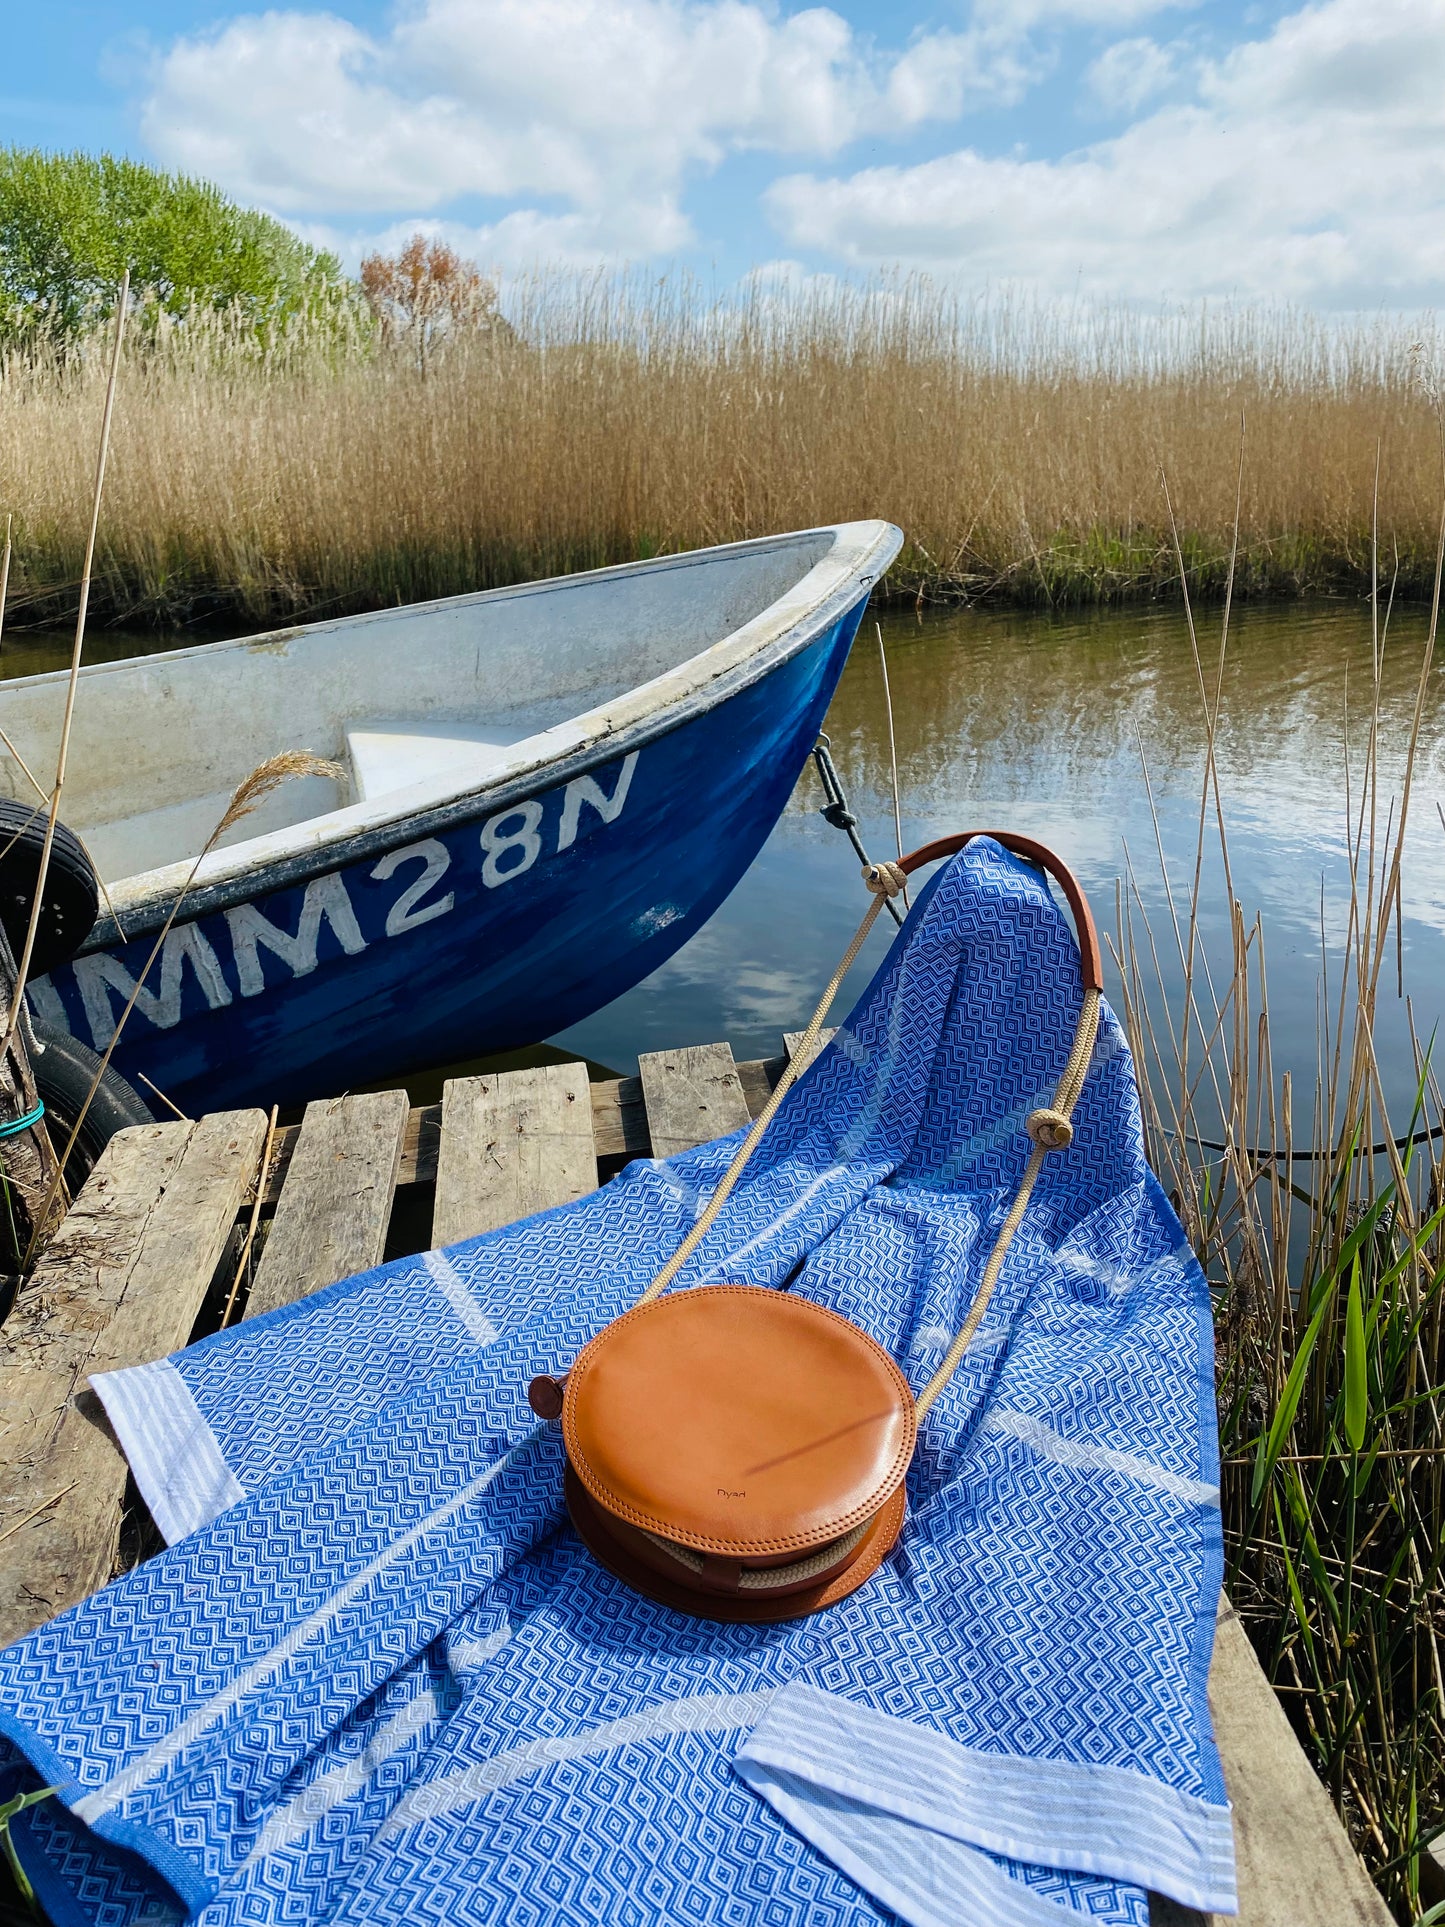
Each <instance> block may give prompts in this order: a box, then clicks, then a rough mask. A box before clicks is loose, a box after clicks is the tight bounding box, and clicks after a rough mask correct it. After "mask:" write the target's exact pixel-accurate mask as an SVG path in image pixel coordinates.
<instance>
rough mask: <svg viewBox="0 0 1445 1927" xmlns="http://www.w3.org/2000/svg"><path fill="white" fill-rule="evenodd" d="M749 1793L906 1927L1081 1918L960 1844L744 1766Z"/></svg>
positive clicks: (998, 1925) (1056, 1926) (1055, 1926)
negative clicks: (754, 1793) (1010, 1876)
mask: <svg viewBox="0 0 1445 1927" xmlns="http://www.w3.org/2000/svg"><path fill="white" fill-rule="evenodd" d="M744 1777H745V1778H746V1780H747V1781H748V1783H749V1785H750V1786H751V1787H752V1788H753V1789H754V1791H755V1792H757V1793H759V1794H761V1795H762V1797H763V1798H764V1799H765V1800H766V1801H767V1802H768V1804H769V1806H771V1807H772V1808H773V1809H774V1811H775V1812H777V1813H778V1814H780V1815H781V1816H782V1818H783V1819H784V1820H786V1821H787V1822H788V1824H789V1826H791V1827H792V1828H793V1829H794V1830H795V1831H796V1832H798V1833H800V1834H801V1835H802V1836H803V1838H804V1839H805V1840H807V1841H809V1842H810V1843H811V1844H812V1845H813V1846H815V1847H816V1848H817V1849H818V1851H819V1852H820V1853H821V1854H823V1855H824V1856H825V1857H826V1858H827V1859H829V1860H831V1861H832V1862H833V1865H834V1866H835V1867H837V1868H838V1869H839V1871H840V1872H842V1873H844V1874H846V1875H847V1877H848V1878H849V1879H850V1880H852V1881H854V1882H856V1884H857V1885H858V1886H859V1887H861V1888H862V1889H863V1891H864V1893H867V1894H871V1895H872V1896H873V1898H874V1899H875V1900H879V1901H881V1902H882V1903H883V1905H884V1906H885V1907H887V1908H889V1909H890V1910H891V1911H892V1912H893V1913H895V1914H897V1915H898V1917H899V1919H900V1920H904V1921H906V1922H907V1923H908V1927H961V1923H964V1922H967V1923H968V1924H969V1927H984V1923H987V1927H1067V1923H1069V1922H1077V1923H1079V1924H1080V1927H1082V1922H1083V1919H1084V1916H1083V1915H1081V1914H1079V1913H1076V1912H1074V1911H1072V1910H1071V1911H1069V1912H1067V1913H1066V1912H1064V1911H1063V1910H1062V1909H1061V1908H1060V1907H1059V1906H1058V1905H1057V1904H1056V1903H1055V1902H1054V1901H1052V1900H1048V1899H1044V1898H1042V1897H1040V1896H1039V1895H1037V1894H1034V1893H1031V1892H1030V1891H1029V1889H1028V1888H1027V1887H1025V1886H1024V1885H1023V1883H1022V1882H1021V1881H1018V1880H1012V1879H1010V1878H1009V1876H1008V1875H1007V1874H1006V1873H1004V1872H1002V1871H1001V1869H999V1868H998V1867H996V1866H995V1865H994V1863H993V1862H992V1861H991V1860H989V1859H988V1858H986V1856H985V1855H983V1854H982V1853H980V1852H979V1850H978V1849H977V1847H970V1846H968V1845H967V1844H966V1843H965V1842H963V1841H962V1840H950V1839H949V1838H948V1837H947V1835H945V1834H941V1833H936V1832H934V1831H933V1830H932V1829H931V1828H928V1827H920V1826H916V1825H915V1824H914V1823H913V1822H912V1821H910V1820H900V1819H898V1818H897V1817H896V1816H895V1815H894V1814H891V1813H881V1812H880V1811H879V1810H878V1809H877V1808H876V1807H868V1806H863V1805H860V1804H859V1803H858V1802H857V1801H855V1800H845V1799H843V1798H841V1796H840V1795H838V1794H836V1793H829V1792H828V1791H827V1790H826V1789H825V1788H823V1787H816V1786H812V1785H810V1784H809V1783H808V1782H807V1781H806V1780H801V1779H799V1778H798V1777H797V1776H796V1775H794V1774H791V1773H775V1772H772V1771H770V1770H769V1769H767V1768H765V1767H759V1766H757V1765H754V1764H752V1763H750V1764H749V1766H748V1769H747V1772H746V1774H745V1775H744Z"/></svg>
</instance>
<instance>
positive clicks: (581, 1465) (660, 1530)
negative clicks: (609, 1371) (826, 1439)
mask: <svg viewBox="0 0 1445 1927" xmlns="http://www.w3.org/2000/svg"><path fill="white" fill-rule="evenodd" d="M694 1289H695V1290H699V1291H717V1292H729V1293H731V1294H732V1295H733V1296H735V1297H742V1296H751V1295H752V1294H754V1293H756V1292H759V1291H765V1290H767V1287H766V1286H762V1285H700V1286H695V1287H694ZM773 1295H774V1294H772V1293H769V1296H773ZM655 1302H656V1303H658V1304H661V1303H665V1302H666V1300H663V1299H659V1300H656V1301H655ZM799 1302H806V1303H807V1304H808V1305H809V1307H810V1309H811V1310H812V1311H815V1312H821V1313H822V1314H823V1316H824V1317H825V1318H831V1319H832V1320H833V1322H834V1323H835V1324H838V1325H846V1326H847V1327H848V1329H849V1330H850V1331H853V1332H859V1333H860V1334H861V1335H862V1336H863V1337H864V1338H866V1339H867V1340H868V1342H869V1343H870V1344H871V1345H873V1346H875V1347H876V1349H877V1352H878V1355H879V1357H880V1358H881V1359H882V1360H883V1361H884V1363H885V1364H886V1365H887V1368H888V1370H889V1371H890V1372H891V1374H892V1376H893V1380H894V1384H895V1387H896V1388H897V1389H898V1390H900V1391H901V1392H902V1393H903V1395H904V1401H905V1402H904V1407H903V1409H904V1412H905V1415H906V1416H907V1417H908V1418H909V1419H910V1420H911V1421H912V1420H913V1388H912V1386H910V1385H909V1383H908V1380H907V1379H906V1378H905V1377H904V1376H903V1373H902V1371H901V1370H900V1368H899V1365H898V1362H897V1360H896V1359H895V1358H893V1357H892V1356H891V1355H890V1354H889V1353H888V1352H887V1351H885V1350H884V1348H883V1347H882V1346H881V1345H879V1344H878V1341H877V1339H876V1338H873V1337H872V1336H871V1335H870V1334H869V1333H868V1332H865V1331H863V1329H862V1327H861V1326H859V1325H855V1324H854V1323H853V1321H852V1319H851V1318H845V1317H844V1316H843V1314H842V1313H841V1312H837V1311H834V1310H833V1309H832V1307H831V1306H830V1305H819V1304H815V1303H813V1301H812V1300H811V1299H809V1300H806V1301H799ZM652 1310H653V1304H646V1305H634V1306H632V1307H631V1309H630V1310H628V1311H625V1312H623V1313H622V1315H621V1317H620V1318H614V1319H613V1320H612V1322H611V1323H610V1324H607V1325H604V1326H603V1328H602V1330H601V1331H600V1332H598V1333H597V1335H596V1337H594V1338H592V1339H590V1340H589V1341H588V1343H587V1344H586V1345H585V1346H584V1347H583V1349H582V1352H581V1353H580V1354H579V1356H578V1359H577V1362H576V1364H575V1365H574V1366H573V1367H572V1371H571V1373H570V1374H569V1377H571V1378H579V1377H580V1376H582V1375H585V1373H586V1371H587V1369H588V1354H589V1353H590V1352H592V1351H593V1350H594V1348H595V1347H596V1346H597V1345H599V1344H600V1343H601V1342H602V1341H603V1340H604V1339H605V1338H606V1337H607V1335H608V1334H609V1333H610V1332H613V1331H615V1330H616V1329H617V1327H618V1326H619V1325H625V1324H627V1323H628V1322H629V1321H630V1320H632V1319H634V1318H639V1317H641V1316H642V1315H643V1313H645V1312H651V1311H652ZM574 1396H575V1395H574ZM572 1403H573V1401H572V1400H568V1401H567V1407H566V1409H564V1413H563V1440H564V1443H565V1445H566V1448H567V1457H568V1458H569V1459H570V1461H571V1463H572V1468H573V1470H574V1471H575V1472H576V1474H577V1476H578V1478H579V1479H580V1480H581V1481H582V1484H583V1486H584V1487H585V1489H586V1491H587V1492H588V1494H589V1495H590V1496H591V1497H592V1498H593V1499H595V1500H596V1501H597V1503H598V1504H599V1505H600V1506H601V1507H602V1508H603V1509H604V1511H607V1512H610V1513H611V1514H612V1515H613V1517H614V1518H618V1519H623V1520H625V1521H626V1522H627V1523H628V1524H629V1525H633V1526H638V1527H641V1528H642V1529H643V1530H645V1531H649V1532H655V1533H657V1534H659V1536H661V1537H662V1538H664V1539H671V1540H672V1541H673V1542H674V1543H675V1544H677V1545H682V1546H689V1547H691V1548H692V1549H693V1550H694V1551H695V1552H720V1553H725V1554H730V1555H731V1556H733V1557H739V1556H741V1557H743V1558H747V1557H749V1556H750V1555H752V1556H756V1555H759V1554H766V1553H773V1552H792V1551H802V1550H805V1549H807V1548H809V1547H813V1546H823V1545H826V1544H827V1542H828V1540H829V1539H835V1538H841V1537H842V1536H843V1534H844V1533H846V1532H849V1531H851V1529H852V1528H853V1527H854V1526H856V1525H859V1524H861V1523H862V1521H863V1520H865V1519H870V1518H872V1517H873V1516H874V1515H875V1514H876V1513H878V1512H880V1511H881V1510H882V1509H883V1507H884V1506H885V1505H887V1503H888V1501H889V1500H890V1499H891V1498H892V1497H893V1495H894V1493H895V1492H896V1491H897V1489H898V1485H899V1481H900V1480H901V1478H902V1477H903V1475H904V1474H905V1473H906V1472H907V1470H908V1466H909V1463H910V1461H911V1460H912V1457H913V1449H914V1446H915V1444H916V1442H917V1436H918V1433H917V1424H916V1421H915V1422H911V1423H910V1424H909V1427H908V1430H907V1432H906V1433H905V1435H904V1437H903V1439H902V1440H901V1441H900V1443H899V1445H898V1446H897V1448H896V1449H895V1451H894V1454H893V1459H892V1462H891V1464H890V1465H889V1467H888V1470H887V1472H886V1473H885V1474H884V1475H883V1477H882V1478H881V1479H880V1481H879V1486H878V1490H877V1492H876V1493H875V1495H873V1496H871V1497H870V1498H869V1499H867V1500H866V1501H864V1502H862V1503H861V1504H859V1505H856V1506H854V1507H853V1508H852V1509H851V1510H850V1511H848V1512H846V1513H845V1514H843V1516H842V1517H841V1518H839V1519H836V1520H833V1521H831V1522H830V1523H829V1525H828V1527H827V1528H826V1530H825V1531H823V1532H821V1533H801V1532H791V1533H786V1534H780V1535H778V1536H776V1537H774V1538H771V1539H755V1540H752V1541H750V1542H749V1545H748V1551H747V1552H746V1553H743V1554H741V1555H739V1554H738V1551H737V1541H736V1540H731V1539H719V1538H716V1537H714V1536H712V1535H710V1534H707V1533H701V1532H683V1531H680V1530H679V1529H678V1528H677V1527H676V1526H675V1525H674V1524H672V1522H671V1521H669V1520H662V1519H659V1518H658V1517H657V1515H656V1514H655V1513H650V1512H643V1511H642V1510H641V1509H640V1508H639V1507H637V1506H633V1505H628V1504H626V1503H624V1502H622V1501H620V1500H618V1499H617V1498H615V1497H614V1496H613V1494H612V1493H611V1492H610V1491H609V1490H608V1488H607V1487H606V1486H605V1485H604V1484H603V1482H602V1480H601V1479H600V1478H599V1477H598V1475H597V1473H596V1472H595V1471H594V1470H593V1468H592V1465H591V1463H590V1462H589V1460H588V1459H587V1457H586V1455H585V1453H584V1452H583V1451H582V1448H581V1445H580V1444H579V1442H578V1439H577V1436H576V1431H575V1428H574V1426H573V1424H572V1419H571V1407H572Z"/></svg>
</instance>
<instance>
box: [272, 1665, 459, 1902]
mask: <svg viewBox="0 0 1445 1927" xmlns="http://www.w3.org/2000/svg"><path fill="white" fill-rule="evenodd" d="M441 1711H442V1709H441V1702H440V1701H439V1700H438V1699H437V1696H436V1694H435V1693H433V1692H430V1691H428V1692H425V1693H419V1694H418V1695H417V1697H416V1698H415V1699H414V1700H413V1701H412V1702H411V1704H410V1705H409V1706H403V1707H402V1708H401V1710H400V1712H398V1713H394V1714H393V1715H392V1717H391V1718H390V1719H389V1720H388V1721H387V1722H386V1724H385V1725H384V1726H381V1727H379V1728H378V1729H377V1731H376V1732H375V1733H373V1734H372V1736H371V1738H370V1739H369V1740H368V1741H367V1743H366V1746H365V1748H364V1749H363V1750H362V1751H361V1752H360V1753H358V1754H357V1756H356V1758H355V1759H354V1760H343V1761H342V1763H341V1765H340V1766H334V1767H332V1769H331V1771H330V1772H329V1773H322V1774H319V1775H318V1776H317V1778H316V1779H314V1780H313V1781H312V1782H311V1784H310V1785H309V1786H305V1787H303V1788H302V1789H301V1791H300V1792H299V1793H298V1794H297V1795H296V1796H295V1798H294V1799H291V1800H288V1801H287V1802H286V1804H285V1806H284V1807H279V1808H278V1809H277V1810H276V1812H274V1813H273V1814H272V1815H271V1817H270V1819H269V1820H268V1821H267V1822H266V1824H265V1826H264V1827H263V1828H262V1829H261V1832H260V1834H259V1835H258V1837H257V1840H256V1844H255V1846H254V1847H252V1849H251V1851H250V1853H248V1854H247V1856H246V1865H247V1866H248V1867H249V1866H251V1865H252V1864H253V1863H254V1862H255V1861H257V1860H268V1859H269V1858H270V1857H271V1855H272V1854H273V1853H280V1851H281V1849H282V1848H283V1847H289V1846H290V1845H291V1843H292V1841H293V1840H301V1839H304V1838H305V1836H306V1835H307V1834H308V1833H310V1832H311V1830H312V1828H313V1827H314V1826H315V1825H316V1823H317V1822H318V1821H319V1820H324V1819H325V1818H326V1815H327V1814H328V1813H330V1811H331V1809H332V1808H333V1807H339V1806H340V1805H341V1803H342V1801H343V1800H349V1799H350V1798H351V1796H352V1794H353V1793H359V1792H360V1791H361V1789H362V1788H363V1787H364V1786H365V1785H366V1784H367V1782H368V1781H369V1780H370V1779H371V1778H372V1776H373V1775H374V1774H375V1772H376V1770H377V1768H378V1767H381V1766H383V1765H385V1763H386V1762H387V1761H388V1760H389V1759H390V1758H391V1756H392V1754H393V1753H400V1751H401V1749H402V1748H403V1747H404V1746H407V1745H408V1744H409V1743H410V1742H411V1741H412V1740H413V1739H415V1737H416V1736H417V1734H418V1733H424V1732H425V1731H426V1729H427V1727H429V1726H430V1725H431V1724H432V1722H433V1721H434V1720H437V1719H440V1717H441Z"/></svg>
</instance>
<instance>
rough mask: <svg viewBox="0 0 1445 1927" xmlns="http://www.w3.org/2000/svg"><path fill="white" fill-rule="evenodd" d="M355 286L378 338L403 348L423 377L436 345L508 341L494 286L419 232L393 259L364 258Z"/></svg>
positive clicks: (468, 263)
mask: <svg viewBox="0 0 1445 1927" xmlns="http://www.w3.org/2000/svg"><path fill="white" fill-rule="evenodd" d="M361 288H362V292H363V293H364V294H365V296H366V299H367V303H368V305H369V306H370V308H371V312H372V313H373V314H374V315H375V316H376V319H377V322H378V323H379V325H380V327H381V332H382V337H383V339H384V340H385V341H387V342H388V343H389V344H390V345H392V346H401V345H404V346H405V347H406V348H407V350H408V352H409V353H411V354H412V355H414V356H415V358H416V365H417V368H418V370H419V372H420V373H421V374H423V375H424V374H425V373H426V371H427V365H428V363H429V362H430V361H431V360H432V358H433V356H434V355H435V354H436V352H437V350H438V348H439V347H440V346H441V345H442V343H443V342H445V341H447V340H450V339H454V338H455V337H457V336H458V335H463V334H474V335H490V336H492V337H493V339H495V340H498V341H510V340H512V339H513V334H512V329H511V327H510V326H509V325H508V323H507V322H506V321H505V320H504V319H503V318H502V315H501V313H500V312H499V311H498V308H497V286H496V283H495V282H494V281H489V280H488V279H487V277H486V276H485V275H484V274H483V273H482V271H481V269H480V268H479V267H478V266H477V264H476V262H475V261H464V260H463V259H462V257H461V256H460V255H459V254H458V253H456V252H455V250H454V249H452V248H449V247H447V246H446V245H445V244H444V243H443V242H441V241H428V240H427V237H426V236H425V235H424V234H414V235H413V236H412V237H411V239H410V241H408V242H407V244H406V246H405V247H404V248H403V249H402V251H401V253H400V254H398V255H386V254H369V255H368V256H367V257H366V259H365V260H364V261H363V262H362V264H361Z"/></svg>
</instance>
